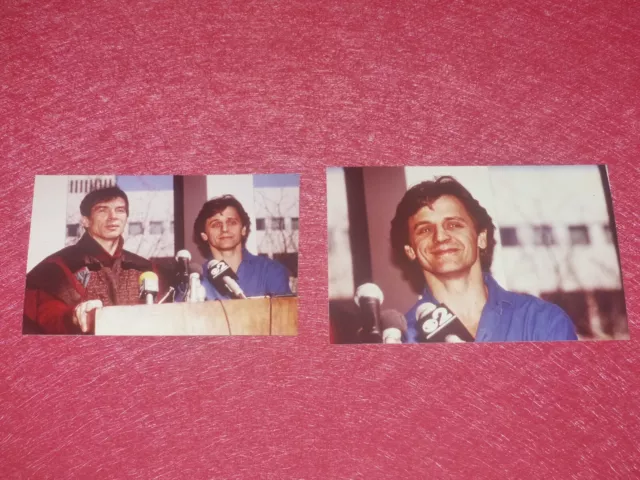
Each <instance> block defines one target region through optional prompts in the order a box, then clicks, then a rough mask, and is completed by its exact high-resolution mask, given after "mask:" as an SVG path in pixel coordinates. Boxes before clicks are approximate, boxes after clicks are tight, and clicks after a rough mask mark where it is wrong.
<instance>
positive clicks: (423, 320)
mask: <svg viewBox="0 0 640 480" xmlns="http://www.w3.org/2000/svg"><path fill="white" fill-rule="evenodd" d="M416 321H417V322H418V329H417V330H418V332H417V333H418V342H419V343H433V342H446V343H465V342H473V341H474V340H475V338H473V335H471V333H470V332H469V330H467V328H466V327H465V326H464V324H463V323H462V321H461V320H460V319H459V318H458V317H457V315H456V314H455V313H453V312H452V311H451V310H449V307H447V306H446V305H445V304H444V303H441V304H440V305H434V304H433V303H431V302H426V303H423V304H422V305H420V306H419V307H418V309H417V310H416Z"/></svg>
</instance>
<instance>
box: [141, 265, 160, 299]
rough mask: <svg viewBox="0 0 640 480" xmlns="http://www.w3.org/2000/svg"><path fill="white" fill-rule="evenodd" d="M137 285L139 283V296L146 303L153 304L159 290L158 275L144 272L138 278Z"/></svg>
mask: <svg viewBox="0 0 640 480" xmlns="http://www.w3.org/2000/svg"><path fill="white" fill-rule="evenodd" d="M138 285H140V298H144V303H145V304H146V305H153V301H154V300H155V298H156V296H157V295H158V291H159V290H160V287H159V285H158V275H156V274H155V273H153V272H144V273H143V274H142V275H140V278H139V279H138Z"/></svg>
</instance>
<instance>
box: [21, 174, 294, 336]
mask: <svg viewBox="0 0 640 480" xmlns="http://www.w3.org/2000/svg"><path fill="white" fill-rule="evenodd" d="M299 211H300V208H299V176H298V175H293V174H281V175H251V174H247V175H209V176H170V175H164V176H121V175H69V176H37V177H36V179H35V188H34V199H33V211H32V219H31V234H30V242H29V252H28V260H27V278H26V289H25V300H24V315H23V333H24V334H49V335H53V334H68V335H69V334H71V335H73V334H85V335H296V334H297V322H298V318H297V272H298V243H299V237H298V233H299Z"/></svg>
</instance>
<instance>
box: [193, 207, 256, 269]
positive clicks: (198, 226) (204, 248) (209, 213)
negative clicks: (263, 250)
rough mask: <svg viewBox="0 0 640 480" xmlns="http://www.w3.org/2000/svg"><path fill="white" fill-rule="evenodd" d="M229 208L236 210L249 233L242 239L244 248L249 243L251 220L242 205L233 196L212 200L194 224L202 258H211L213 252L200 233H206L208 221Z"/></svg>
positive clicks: (195, 239) (194, 233)
mask: <svg viewBox="0 0 640 480" xmlns="http://www.w3.org/2000/svg"><path fill="white" fill-rule="evenodd" d="M227 207H233V208H235V209H236V211H237V212H238V215H240V220H241V221H242V226H243V227H245V228H246V231H247V232H246V235H245V236H244V237H242V246H243V247H244V245H245V244H246V243H247V238H248V237H249V233H250V232H251V219H250V218H249V214H248V213H247V212H246V210H245V209H244V207H243V206H242V204H241V203H240V202H239V201H238V199H237V198H236V197H234V196H233V195H222V196H221V197H216V198H212V199H211V200H209V201H207V202H205V203H204V205H202V208H201V209H200V213H198V216H197V217H196V221H195V222H194V224H193V241H194V243H195V244H196V245H197V246H198V250H200V253H201V254H202V256H203V257H205V258H207V257H210V256H211V250H209V243H208V242H207V241H206V240H203V239H202V237H201V236H200V233H203V232H204V227H205V225H206V223H207V219H209V218H211V217H213V216H214V215H217V214H218V213H222V211H223V210H224V209H225V208H227Z"/></svg>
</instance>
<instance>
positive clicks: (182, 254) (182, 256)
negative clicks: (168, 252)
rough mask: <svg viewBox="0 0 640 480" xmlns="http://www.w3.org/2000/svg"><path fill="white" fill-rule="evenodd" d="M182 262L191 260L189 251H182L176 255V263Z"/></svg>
mask: <svg viewBox="0 0 640 480" xmlns="http://www.w3.org/2000/svg"><path fill="white" fill-rule="evenodd" d="M180 260H187V261H190V260H191V253H189V250H180V251H179V252H178V253H176V262H179V261H180Z"/></svg>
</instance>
